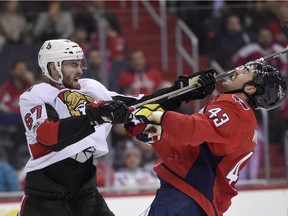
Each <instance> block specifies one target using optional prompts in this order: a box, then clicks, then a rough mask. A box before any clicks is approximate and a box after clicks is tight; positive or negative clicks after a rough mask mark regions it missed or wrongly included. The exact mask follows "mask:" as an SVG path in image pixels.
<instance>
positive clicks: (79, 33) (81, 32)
mask: <svg viewBox="0 0 288 216" xmlns="http://www.w3.org/2000/svg"><path fill="white" fill-rule="evenodd" d="M72 40H73V41H75V42H76V43H78V44H79V46H80V47H81V48H82V50H83V52H84V55H85V56H87V54H88V50H89V47H90V43H89V40H88V32H87V30H86V29H85V28H84V27H82V26H78V27H76V28H75V32H74V34H73V36H72Z"/></svg>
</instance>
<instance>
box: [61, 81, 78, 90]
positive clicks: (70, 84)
mask: <svg viewBox="0 0 288 216" xmlns="http://www.w3.org/2000/svg"><path fill="white" fill-rule="evenodd" d="M63 85H64V86H65V87H66V88H70V89H77V90H79V89H81V85H80V83H79V79H77V81H76V80H75V78H71V79H69V80H65V81H64V80H63Z"/></svg>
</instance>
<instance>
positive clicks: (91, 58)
mask: <svg viewBox="0 0 288 216" xmlns="http://www.w3.org/2000/svg"><path fill="white" fill-rule="evenodd" d="M105 66H106V71H108V72H109V71H110V62H109V61H108V59H107V60H106V61H105ZM87 68H88V69H87V70H86V71H85V72H84V74H83V77H89V78H91V79H95V80H98V81H101V71H100V69H101V54H100V51H99V49H98V48H96V47H91V48H90V49H89V50H88V57H87Z"/></svg>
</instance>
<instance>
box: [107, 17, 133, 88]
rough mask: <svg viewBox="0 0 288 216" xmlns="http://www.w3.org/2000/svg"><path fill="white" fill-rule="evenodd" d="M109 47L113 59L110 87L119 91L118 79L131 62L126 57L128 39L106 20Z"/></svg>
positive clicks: (109, 54)
mask: <svg viewBox="0 0 288 216" xmlns="http://www.w3.org/2000/svg"><path fill="white" fill-rule="evenodd" d="M106 35H107V49H108V56H109V59H110V61H111V71H110V73H109V75H108V81H109V89H110V90H112V91H118V88H117V80H118V77H119V74H120V73H121V72H122V71H127V70H128V69H129V62H128V61H127V59H126V41H125V39H124V38H123V37H122V36H121V35H120V34H119V33H118V32H117V31H116V30H114V29H113V28H112V26H111V25H110V23H109V22H108V21H107V22H106Z"/></svg>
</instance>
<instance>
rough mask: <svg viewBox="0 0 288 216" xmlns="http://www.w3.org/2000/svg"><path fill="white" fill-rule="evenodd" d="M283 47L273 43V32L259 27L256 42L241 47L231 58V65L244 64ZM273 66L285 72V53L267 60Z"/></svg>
mask: <svg viewBox="0 0 288 216" xmlns="http://www.w3.org/2000/svg"><path fill="white" fill-rule="evenodd" d="M282 49H283V47H282V46H281V45H279V44H277V43H274V39H273V34H272V32H271V31H270V30H269V29H267V28H261V29H260V30H259V31H258V34H257V42H254V43H249V44H247V45H246V46H244V47H242V48H241V49H240V50H239V51H238V52H236V53H235V55H234V56H233V58H232V61H233V67H237V66H240V65H244V64H245V63H247V62H249V61H254V60H255V59H258V58H261V57H263V56H266V55H269V54H272V53H275V52H279V51H281V50H282ZM267 64H270V65H271V66H273V67H277V68H279V70H280V72H282V73H283V74H287V72H286V69H287V57H286V56H285V55H283V56H279V58H274V59H271V60H269V61H267Z"/></svg>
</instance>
